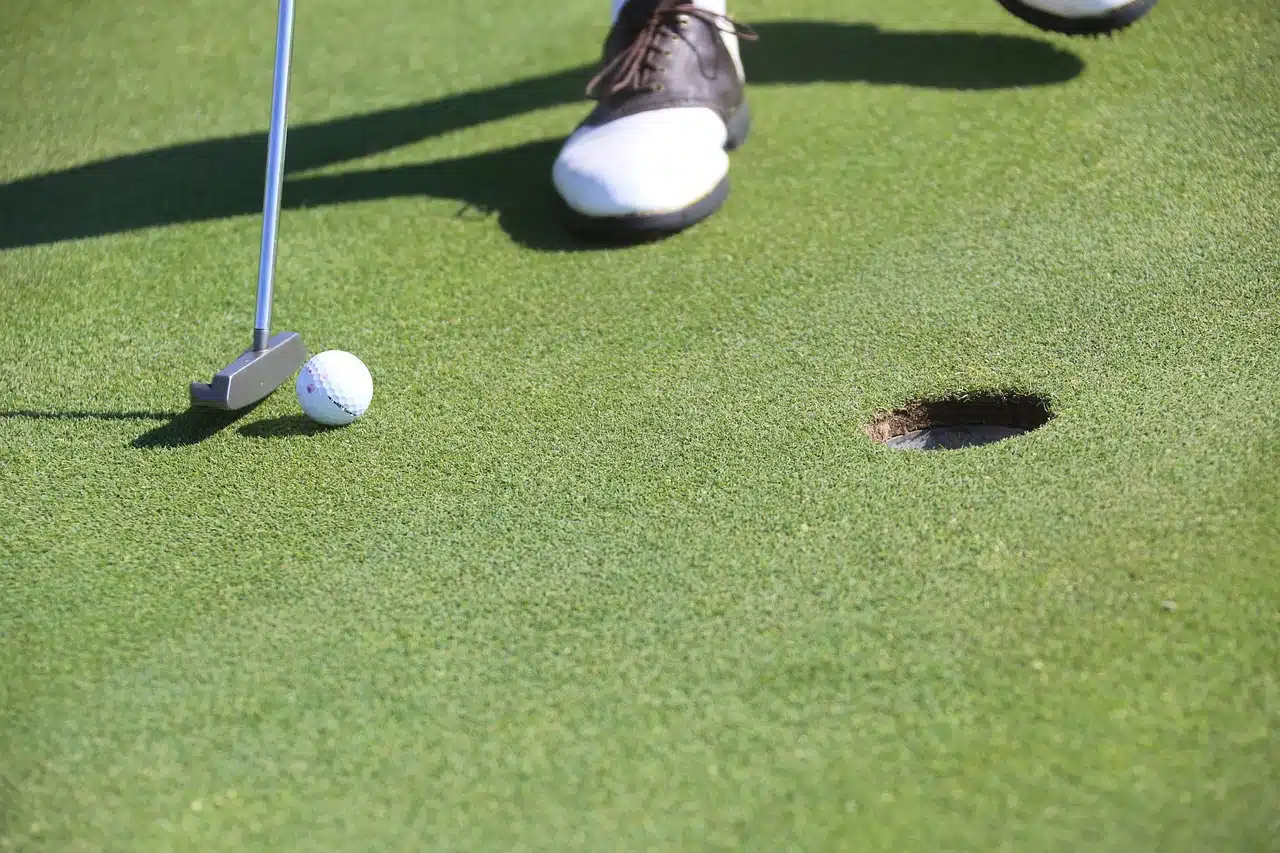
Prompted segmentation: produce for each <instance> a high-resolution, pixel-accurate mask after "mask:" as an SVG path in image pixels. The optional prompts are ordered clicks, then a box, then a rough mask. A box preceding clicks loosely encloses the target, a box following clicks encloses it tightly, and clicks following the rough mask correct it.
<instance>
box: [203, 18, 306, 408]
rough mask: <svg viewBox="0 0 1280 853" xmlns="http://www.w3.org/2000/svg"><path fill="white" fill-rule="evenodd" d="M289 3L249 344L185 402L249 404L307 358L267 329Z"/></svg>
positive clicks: (289, 47) (296, 341) (294, 336)
mask: <svg viewBox="0 0 1280 853" xmlns="http://www.w3.org/2000/svg"><path fill="white" fill-rule="evenodd" d="M293 3H294V0H280V19H279V23H278V25H277V27H276V68H275V83H274V86H273V88H272V92H271V132H270V135H269V136H268V139H267V188H266V192H265V197H264V199H263V204H262V253H261V255H260V256H259V260H258V307H257V311H256V313H255V315H254V322H253V346H252V347H250V348H249V349H247V350H245V351H244V352H243V353H242V354H241V355H240V357H239V358H237V359H236V360H235V361H233V362H231V364H229V365H227V366H226V367H224V368H223V369H222V370H219V371H218V372H217V373H215V374H214V375H213V381H212V382H209V383H207V384H206V383H204V382H192V383H191V404H192V405H193V406H204V407H208V408H213V409H225V410H231V411H234V410H236V409H243V408H245V407H246V406H251V405H253V404H254V403H256V402H258V401H259V400H261V399H263V398H264V397H266V396H267V395H268V394H270V393H271V392H272V391H274V390H276V389H277V388H279V387H280V386H281V385H283V384H284V383H285V382H288V381H289V378H290V377H291V376H293V374H294V373H296V372H297V370H298V368H299V367H301V366H302V364H303V362H305V361H306V360H307V348H306V346H305V345H304V344H303V343H302V336H301V335H299V334H298V333H297V332H279V333H277V334H276V335H274V336H273V335H272V334H271V289H272V285H273V283H274V280H275V267H276V231H277V228H278V226H279V224H280V194H281V190H282V188H283V186H284V144H285V136H286V134H287V132H288V122H287V120H286V108H287V106H288V100H289V60H290V58H291V56H292V53H293Z"/></svg>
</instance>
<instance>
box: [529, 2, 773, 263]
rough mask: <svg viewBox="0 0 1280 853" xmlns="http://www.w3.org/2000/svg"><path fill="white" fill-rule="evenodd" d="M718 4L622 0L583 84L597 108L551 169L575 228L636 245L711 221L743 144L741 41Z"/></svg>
mask: <svg viewBox="0 0 1280 853" xmlns="http://www.w3.org/2000/svg"><path fill="white" fill-rule="evenodd" d="M739 36H743V37H747V38H749V37H751V35H750V33H749V31H746V30H744V29H743V28H742V27H740V26H739V25H737V24H735V23H734V22H733V21H731V20H730V19H729V18H728V17H726V16H725V8H724V0H628V2H626V3H625V4H624V5H622V7H621V10H620V11H619V13H618V16H617V19H616V20H615V21H614V25H613V29H612V30H610V32H609V37H608V39H606V41H605V46H604V67H603V68H602V69H601V71H600V73H599V74H598V75H596V77H595V79H593V80H592V81H591V82H590V84H588V86H587V94H588V95H589V96H591V97H593V98H595V99H596V100H597V101H598V102H599V103H598V104H597V105H596V108H595V109H594V110H593V111H592V112H591V114H590V115H589V116H587V118H586V119H585V120H584V121H583V122H582V124H581V125H579V126H578V129H577V130H575V131H574V132H573V135H572V136H570V137H569V139H568V140H567V141H566V142H565V144H564V148H563V149H562V150H561V151H560V156H559V157H557V158H556V162H555V166H554V167H553V169H552V180H553V181H554V183H555V186H556V190H557V191H558V192H559V193H560V197H561V198H562V199H564V203H565V206H566V208H567V210H568V215H569V222H570V225H571V227H573V228H574V229H575V230H578V231H580V232H585V233H588V234H593V235H599V236H606V237H615V238H616V237H624V238H634V239H642V238H645V237H651V236H658V235H661V234H666V233H671V232H674V231H679V230H681V229H683V228H687V227H689V226H690V225H693V224H694V223H695V222H699V221H701V220H703V219H705V218H706V217H708V216H710V215H711V214H712V213H714V212H715V211H716V210H717V209H719V207H720V205H722V204H723V203H724V200H725V198H726V197H727V196H728V194H729V178H728V173H729V157H728V155H727V154H726V153H725V152H726V151H728V150H731V149H733V148H736V147H737V146H739V145H741V144H742V143H743V142H744V141H745V140H746V137H747V130H748V127H749V125H750V114H749V113H748V111H747V103H746V100H745V98H744V93H743V80H744V76H743V73H742V62H741V59H740V58H739V56H738V37H739Z"/></svg>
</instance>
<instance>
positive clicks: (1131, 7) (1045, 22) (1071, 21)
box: [998, 0, 1156, 36]
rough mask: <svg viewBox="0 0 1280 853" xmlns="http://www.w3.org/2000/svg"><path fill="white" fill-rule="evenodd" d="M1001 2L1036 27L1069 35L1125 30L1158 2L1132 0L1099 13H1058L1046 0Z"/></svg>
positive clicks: (1010, 0)
mask: <svg viewBox="0 0 1280 853" xmlns="http://www.w3.org/2000/svg"><path fill="white" fill-rule="evenodd" d="M998 2H999V3H1000V5H1001V6H1003V7H1005V8H1006V9H1008V10H1009V11H1010V12H1012V13H1013V14H1014V15H1016V16H1017V17H1019V18H1021V19H1022V20H1024V21H1026V22H1027V23H1028V24H1031V25H1032V26H1035V27H1039V28H1040V29H1042V30H1048V31H1049V32H1055V33H1065V34H1066V35H1069V36H1089V35H1092V36H1096V35H1106V34H1109V33H1114V32H1116V31H1118V30H1123V29H1124V28H1125V27H1127V26H1129V25H1131V24H1133V23H1134V22H1135V21H1137V20H1138V19H1139V18H1141V17H1142V16H1143V15H1145V14H1147V13H1148V12H1150V11H1151V7H1153V6H1155V5H1156V0H1131V2H1129V3H1124V4H1122V5H1120V6H1116V7H1115V8H1113V9H1108V10H1106V11H1102V12H1099V13H1097V14H1085V15H1068V14H1056V13H1054V12H1051V11H1048V10H1046V9H1044V8H1042V6H1044V5H1051V3H1048V4H1047V3H1045V2H1044V0H1041V2H1040V3H1037V4H1033V3H1030V2H1026V0H998Z"/></svg>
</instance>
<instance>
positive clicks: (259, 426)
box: [237, 415, 337, 438]
mask: <svg viewBox="0 0 1280 853" xmlns="http://www.w3.org/2000/svg"><path fill="white" fill-rule="evenodd" d="M335 429H337V427H330V426H325V425H323V424H318V423H316V422H315V421H313V420H311V419H310V418H308V417H306V416H305V415H283V416H281V417H278V418H267V419H266V420H264V421H254V422H253V423H251V424H245V425H244V426H242V427H240V429H238V430H237V432H239V433H240V434H241V435H243V436H245V437H246V438H294V437H296V436H306V435H319V434H320V433H322V432H331V431H333V430H335Z"/></svg>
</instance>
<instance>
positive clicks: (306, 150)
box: [0, 21, 1084, 251]
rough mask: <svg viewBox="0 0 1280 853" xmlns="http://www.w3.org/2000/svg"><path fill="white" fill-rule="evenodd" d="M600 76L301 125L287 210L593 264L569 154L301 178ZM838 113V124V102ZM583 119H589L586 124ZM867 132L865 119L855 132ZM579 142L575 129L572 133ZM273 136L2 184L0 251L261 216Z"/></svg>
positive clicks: (964, 39)
mask: <svg viewBox="0 0 1280 853" xmlns="http://www.w3.org/2000/svg"><path fill="white" fill-rule="evenodd" d="M756 30H757V31H758V32H759V33H760V37H761V38H760V42H759V43H758V44H752V45H747V46H746V57H745V58H746V64H747V69H748V72H749V76H750V80H751V85H752V86H753V87H754V86H761V85H771V84H802V83H814V82H833V83H837V82H839V83H852V82H859V83H870V84H885V85H906V86H919V87H928V88H938V89H965V90H986V89H1002V88H1008V87H1015V86H1042V85H1049V84H1055V83H1062V82H1065V81H1067V80H1070V79H1072V78H1074V77H1076V76H1077V75H1079V74H1080V72H1081V71H1082V70H1083V69H1084V63H1083V61H1082V60H1081V59H1080V58H1079V57H1078V56H1076V55H1075V54H1073V53H1070V52H1068V51H1066V50H1063V49H1061V48H1058V47H1056V46H1054V45H1052V44H1050V43H1049V42H1046V41H1043V40H1040V39H1037V38H1030V37H1024V36H1006V35H984V34H979V33H960V32H934V33H927V32H890V31H884V30H880V29H878V28H876V27H873V26H869V25H862V24H840V23H824V22H815V21H776V22H766V23H763V24H760V25H758V26H757V27H756ZM594 70H595V69H594V67H593V66H581V67H578V68H572V69H568V70H565V71H560V72H556V73H553V74H546V75H543V76H540V77H532V78H529V79H526V80H518V81H515V82H512V83H508V84H505V85H502V86H495V87H492V88H488V89H481V90H476V91H471V92H463V93H459V94H455V95H449V96H447V97H444V98H440V99H438V100H435V101H429V102H426V103H421V104H413V105H409V106H404V107H398V108H394V109H388V110H380V111H377V112H372V113H366V114H364V115H357V116H349V117H346V118H340V119H333V120H330V121H323V122H316V123H312V124H305V125H298V126H295V127H292V128H290V131H289V154H288V158H287V161H288V173H289V175H290V176H291V180H289V181H288V183H287V184H286V187H285V192H284V204H285V207H287V208H300V207H308V206H313V205H328V204H343V203H347V202H353V201H363V200H369V199H379V198H388V197H394V196H411V195H414V196H426V197H431V198H450V199H456V200H458V201H459V202H461V203H462V204H463V206H464V210H465V209H478V210H482V211H489V212H493V213H496V214H497V215H498V222H499V224H500V226H501V227H502V228H503V229H504V230H505V231H506V232H507V233H508V234H509V235H510V236H511V237H512V239H514V240H516V241H518V242H519V243H522V244H523V245H526V246H529V247H532V248H536V249H542V250H549V251H573V250H580V249H589V248H594V247H595V244H590V243H583V242H579V241H576V240H574V239H572V238H570V237H568V236H566V234H565V232H564V229H563V227H562V225H561V223H559V222H558V221H556V218H555V217H553V216H548V215H547V214H548V212H549V211H552V210H555V209H556V206H555V205H556V203H557V200H556V198H555V195H554V192H553V190H552V189H551V186H550V180H549V178H548V175H549V171H550V167H551V163H552V161H553V159H554V158H555V152H556V150H557V148H558V147H559V141H558V140H546V141H541V142H532V143H528V144H524V145H519V146H515V147H513V148H507V149H503V150H500V151H492V152H487V153H484V154H477V155H471V156H467V157H461V158H457V159H452V160H443V161H437V162H433V163H428V164H423V165H413V166H400V167H395V168H388V169H372V170H363V171H355V172H351V173H347V174H343V175H336V176H317V177H311V178H307V177H299V175H300V174H301V173H305V172H307V171H308V170H312V169H317V168H321V167H326V166H332V165H334V164H337V163H343V162H347V161H350V160H355V159H358V158H362V157H368V156H370V155H374V154H378V153H380V152H384V151H390V150H393V149H396V148H400V147H403V146H405V145H411V144H414V143H416V142H419V141H421V140H424V139H429V138H431V137H434V136H439V135H441V134H444V133H449V132H452V131H457V130H461V129H464V128H469V127H475V126H478V125H481V124H485V123H487V122H491V121H498V120H501V119H506V118H510V117H513V116H517V115H522V114H525V113H529V112H532V111H535V110H539V109H545V108H549V107H555V106H559V105H562V104H567V103H572V102H575V101H580V100H582V98H583V86H584V84H585V81H586V80H587V79H588V78H589V77H590V76H591V74H592V73H593V72H594ZM832 108H833V109H836V110H839V109H840V108H841V105H840V103H839V101H838V100H833V102H832ZM584 112H585V109H584ZM851 122H854V123H855V124H856V117H852V118H851ZM569 129H570V128H565V130H566V132H567V131H568V130H569ZM265 150H266V135H265V134H247V135H243V136H233V137H225V138H221V139H210V140H205V141H201V142H192V143H187V144H184V145H176V146H171V147H167V148H158V149H155V150H152V151H144V152H141V153H138V154H129V155H125V156H121V157H114V158H111V159H108V160H101V161H98V162H96V163H88V164H85V165H82V166H76V167H73V168H70V169H65V170H61V171H57V172H49V173H46V174H42V175H35V176H33V177H28V178H22V179H20V180H17V181H13V182H10V183H8V184H0V249H6V248H13V247H17V246H31V245H38V244H43V243H54V242H59V241H62V240H73V239H80V238H84V237H97V236H102V235H106V234H116V233H120V232H125V231H131V230H135V229H140V228H150V227H154V226H159V225H172V224H177V223H184V222H200V221H206V220H212V219H222V218H226V217H232V216H244V215H251V214H256V213H258V212H259V210H260V207H261V204H262V169H263V165H262V164H263V160H264V156H265Z"/></svg>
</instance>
